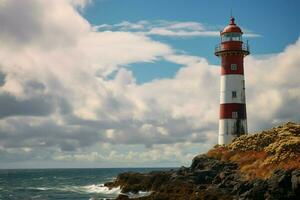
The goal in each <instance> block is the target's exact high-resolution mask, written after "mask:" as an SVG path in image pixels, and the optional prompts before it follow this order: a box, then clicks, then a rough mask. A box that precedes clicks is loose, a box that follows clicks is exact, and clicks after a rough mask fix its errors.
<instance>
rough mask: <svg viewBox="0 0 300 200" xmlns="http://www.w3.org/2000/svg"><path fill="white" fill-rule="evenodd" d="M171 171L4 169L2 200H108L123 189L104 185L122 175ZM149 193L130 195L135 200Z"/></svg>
mask: <svg viewBox="0 0 300 200" xmlns="http://www.w3.org/2000/svg"><path fill="white" fill-rule="evenodd" d="M169 169H170V168H118V169H117V168H110V169H102V168H100V169H0V200H35V199H36V200H108V199H113V198H114V197H116V196H117V195H118V194H120V192H121V189H120V188H113V189H109V188H107V187H105V186H104V183H106V182H109V181H113V180H114V179H115V178H116V177H117V175H118V174H119V173H122V172H129V171H130V172H150V171H163V170H169ZM149 193H150V191H140V192H139V193H138V194H127V195H129V197H130V198H133V199H134V198H136V197H139V196H145V195H149Z"/></svg>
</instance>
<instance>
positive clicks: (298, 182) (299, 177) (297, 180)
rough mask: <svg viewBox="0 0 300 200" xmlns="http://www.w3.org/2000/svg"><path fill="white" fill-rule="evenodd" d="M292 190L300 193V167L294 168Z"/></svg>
mask: <svg viewBox="0 0 300 200" xmlns="http://www.w3.org/2000/svg"><path fill="white" fill-rule="evenodd" d="M291 176H292V178H291V182H292V190H293V192H294V193H295V195H297V196H299V195H300V169H297V170H294V171H293V172H292V173H291Z"/></svg>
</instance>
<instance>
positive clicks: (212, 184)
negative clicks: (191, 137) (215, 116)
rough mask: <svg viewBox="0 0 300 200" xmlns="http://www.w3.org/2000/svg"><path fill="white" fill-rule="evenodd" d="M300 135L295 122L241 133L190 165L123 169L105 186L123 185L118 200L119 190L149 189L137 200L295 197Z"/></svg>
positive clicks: (121, 197)
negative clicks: (135, 170) (153, 169)
mask: <svg viewBox="0 0 300 200" xmlns="http://www.w3.org/2000/svg"><path fill="white" fill-rule="evenodd" d="M299 133H300V125H299V124H294V123H287V124H285V125H283V126H280V127H276V128H273V129H271V130H268V131H264V132H262V133H260V134H256V135H250V136H242V137H240V138H238V139H236V140H234V141H233V143H231V144H229V145H228V146H225V147H224V146H222V147H220V146H217V147H215V148H214V149H212V150H211V151H209V152H208V153H207V154H204V155H198V156H196V157H195V158H194V159H193V161H192V164H191V166H190V167H181V168H179V169H176V170H169V171H164V172H158V171H157V172H151V173H147V174H142V173H133V172H127V173H123V174H120V175H119V176H118V177H117V179H116V180H115V181H114V182H110V183H106V184H105V185H106V186H107V187H118V186H120V187H121V188H122V193H123V194H122V195H119V197H118V198H117V199H118V200H124V199H129V197H128V196H126V195H124V194H126V193H129V192H131V193H137V192H139V191H152V193H151V194H150V195H149V196H146V197H140V198H137V199H140V200H185V199H187V200H202V199H203V200H204V199H205V200H210V199H220V200H222V199H233V200H235V199H239V200H250V199H256V200H260V199H261V200H265V199H268V200H277V199H291V200H292V199H298V198H299V195H300V160H299V149H300V145H299V144H298V142H297V141H298V139H299V138H300V134H299ZM284 136H286V138H290V139H292V142H289V141H287V140H286V139H284ZM295 141H296V142H295ZM247 144H249V146H247ZM275 144H277V145H278V148H277V149H276V147H275ZM287 144H291V145H287ZM295 144H296V146H294V145H295ZM239 148H241V149H239ZM271 149H272V150H271ZM278 152H280V153H279V154H278ZM278 156H279V157H280V156H284V158H282V159H281V158H279V159H278ZM266 171H267V172H266Z"/></svg>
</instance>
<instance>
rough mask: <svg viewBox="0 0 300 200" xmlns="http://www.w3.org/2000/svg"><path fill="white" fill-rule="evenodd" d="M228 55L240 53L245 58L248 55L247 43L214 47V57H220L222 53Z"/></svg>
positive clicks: (223, 44) (224, 44) (222, 44)
mask: <svg viewBox="0 0 300 200" xmlns="http://www.w3.org/2000/svg"><path fill="white" fill-rule="evenodd" d="M227 52H228V53H229V52H242V53H243V54H244V56H247V55H249V54H250V47H249V44H248V43H243V44H237V45H233V44H226V43H221V44H218V45H216V47H215V55H216V56H220V55H221V54H223V53H227Z"/></svg>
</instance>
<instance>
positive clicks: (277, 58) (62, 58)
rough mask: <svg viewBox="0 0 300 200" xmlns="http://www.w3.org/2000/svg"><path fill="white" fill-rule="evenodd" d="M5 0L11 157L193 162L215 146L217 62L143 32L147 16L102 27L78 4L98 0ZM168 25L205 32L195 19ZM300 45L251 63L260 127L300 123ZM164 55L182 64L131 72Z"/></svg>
mask: <svg viewBox="0 0 300 200" xmlns="http://www.w3.org/2000/svg"><path fill="white" fill-rule="evenodd" d="M0 2H1V7H0V26H1V27H3V28H2V29H1V31H0V41H1V46H0V103H1V105H3V106H1V108H0V155H1V157H0V159H1V161H7V162H8V161H10V162H12V163H13V162H17V161H22V160H23V159H29V160H40V161H45V160H56V161H60V160H72V161H74V162H75V161H82V160H86V161H90V162H107V163H109V162H117V161H118V160H125V161H126V162H132V163H134V162H133V161H134V160H136V159H138V160H140V161H142V162H144V163H151V162H152V161H153V162H152V164H153V163H156V164H157V163H159V162H172V161H174V160H177V161H178V163H187V160H189V159H190V157H191V156H192V155H193V154H195V153H197V152H201V151H202V152H203V151H205V150H206V149H208V147H209V146H212V145H213V144H214V143H215V141H216V138H217V126H218V104H219V102H218V98H219V68H218V67H217V66H213V65H210V64H209V63H208V62H207V61H206V59H204V58H201V57H196V56H190V55H185V54H178V53H177V51H176V50H174V49H173V48H172V47H171V46H169V45H167V44H164V43H161V42H158V41H154V40H153V39H151V38H150V37H149V36H147V34H146V35H145V34H140V33H138V31H133V29H135V30H141V29H144V27H145V26H149V23H148V22H146V21H144V22H139V23H138V24H131V23H128V22H126V23H125V22H123V23H122V24H119V25H118V26H119V27H120V28H118V30H115V31H114V30H111V31H95V27H92V26H91V25H90V24H89V22H87V21H86V20H85V19H84V18H82V16H81V15H80V14H79V13H78V11H77V10H76V6H80V7H84V6H85V5H86V3H88V2H89V1H67V0H65V1H62V0H51V1H39V0H24V1H22V2H21V3H20V1H17V0H10V1H4V0H3V1H0ZM24 3H25V4H26V6H24ZM74 5H75V7H74ZM28 9H30V10H31V11H32V12H30V13H28ZM19 19H22V20H21V22H22V23H21V22H20V20H19ZM108 26H109V25H100V26H99V27H100V29H99V27H98V28H97V29H99V30H101V27H102V28H103V27H108ZM165 27H166V26H165ZM167 27H168V30H171V29H172V30H176V31H179V30H183V29H185V30H189V31H200V32H201V31H205V28H204V27H203V25H201V24H199V23H194V22H186V23H171V24H170V23H168V25H167ZM155 28H157V27H152V29H151V30H152V31H153V29H155ZM121 29H122V30H121ZM299 50H300V42H299V40H298V41H297V42H296V43H295V44H293V45H291V46H289V47H288V48H287V49H285V50H284V51H283V52H282V53H280V54H275V55H272V56H270V57H268V58H264V59H257V58H255V57H251V56H250V57H248V58H247V59H246V64H245V65H246V73H247V77H246V87H247V103H248V104H247V106H248V116H249V127H250V129H251V130H259V129H261V128H264V127H268V126H271V124H272V123H279V122H281V121H286V120H289V119H293V120H299V118H300V116H299V114H298V112H296V111H297V110H299V109H297V108H299V100H300V91H299V81H298V79H297V78H298V76H297V75H298V74H299V72H300V71H299V70H300V69H299V65H300V55H299V52H300V51H299ZM157 60H166V61H168V62H171V63H175V64H180V65H182V68H181V69H180V70H179V71H178V72H177V74H176V75H175V76H174V77H173V78H170V79H161V80H154V81H152V82H148V83H145V84H142V85H138V84H136V82H135V77H134V76H133V74H132V72H131V71H129V70H128V69H127V68H124V66H126V65H129V64H131V63H138V62H154V63H155V62H156V61H157ZM112 72H115V73H116V75H115V77H114V78H113V79H109V78H108V76H109V75H110V74H111V73H112ZM119 145H122V148H118V146H119ZM141 146H142V147H141ZM198 147H199V148H198ZM102 151H103V152H102ZM157 155H160V157H157ZM1 163H2V162H1ZM157 165H159V164H157Z"/></svg>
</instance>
